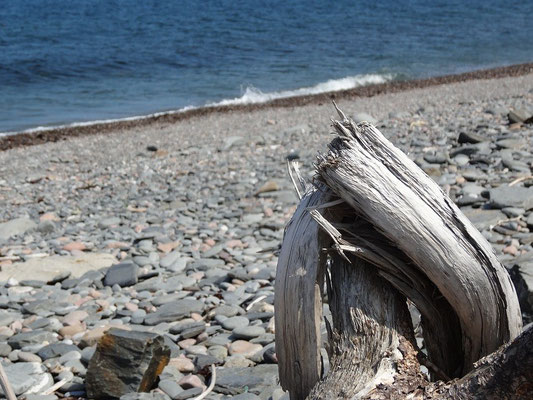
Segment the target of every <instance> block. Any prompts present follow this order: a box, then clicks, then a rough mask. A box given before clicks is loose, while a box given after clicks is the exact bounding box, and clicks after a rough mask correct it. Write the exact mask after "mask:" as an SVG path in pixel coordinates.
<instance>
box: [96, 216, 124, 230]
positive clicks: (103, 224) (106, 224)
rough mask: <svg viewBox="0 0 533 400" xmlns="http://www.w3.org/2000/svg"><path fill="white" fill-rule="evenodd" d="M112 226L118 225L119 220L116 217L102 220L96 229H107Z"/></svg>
mask: <svg viewBox="0 0 533 400" xmlns="http://www.w3.org/2000/svg"><path fill="white" fill-rule="evenodd" d="M114 225H120V218H118V217H110V218H104V219H102V220H100V221H99V222H98V227H99V228H101V229H107V228H110V227H112V226H114Z"/></svg>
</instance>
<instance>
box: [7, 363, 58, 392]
mask: <svg viewBox="0 0 533 400" xmlns="http://www.w3.org/2000/svg"><path fill="white" fill-rule="evenodd" d="M4 370H5V372H6V375H7V379H8V381H9V382H10V383H11V386H12V387H13V391H14V392H15V394H16V395H17V396H18V395H21V394H25V393H27V394H30V393H39V392H42V391H43V390H46V389H48V388H49V387H50V386H52V385H53V384H54V379H53V378H52V375H50V374H49V373H47V372H46V368H45V367H44V365H42V364H40V363H36V362H19V363H15V364H10V365H6V366H4ZM0 394H3V391H2V389H1V388H0Z"/></svg>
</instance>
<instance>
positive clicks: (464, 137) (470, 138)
mask: <svg viewBox="0 0 533 400" xmlns="http://www.w3.org/2000/svg"><path fill="white" fill-rule="evenodd" d="M485 140H487V138H486V137H484V136H481V135H478V134H476V133H473V132H461V133H459V137H458V138H457V142H458V143H461V144H462V143H480V142H483V141H485Z"/></svg>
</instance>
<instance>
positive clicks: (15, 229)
mask: <svg viewBox="0 0 533 400" xmlns="http://www.w3.org/2000/svg"><path fill="white" fill-rule="evenodd" d="M36 227H37V224H36V223H35V222H33V221H32V220H31V219H29V218H28V217H21V218H15V219H12V220H10V221H7V222H2V223H0V240H7V239H9V238H10V237H11V236H15V235H23V234H25V233H26V232H29V231H31V230H33V229H35V228H36Z"/></svg>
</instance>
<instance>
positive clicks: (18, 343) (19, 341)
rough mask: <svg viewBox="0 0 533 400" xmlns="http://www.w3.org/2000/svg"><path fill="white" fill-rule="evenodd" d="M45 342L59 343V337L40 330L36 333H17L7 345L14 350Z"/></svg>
mask: <svg viewBox="0 0 533 400" xmlns="http://www.w3.org/2000/svg"><path fill="white" fill-rule="evenodd" d="M45 342H48V343H54V342H57V337H56V336H55V335H54V334H53V333H52V332H48V331H45V330H41V329H38V330H35V331H29V332H20V333H17V334H16V335H13V336H11V337H10V338H9V339H8V340H7V343H8V344H9V345H10V346H11V347H13V348H14V349H22V348H23V347H26V346H33V345H40V344H43V343H45ZM41 358H42V357H41Z"/></svg>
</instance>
